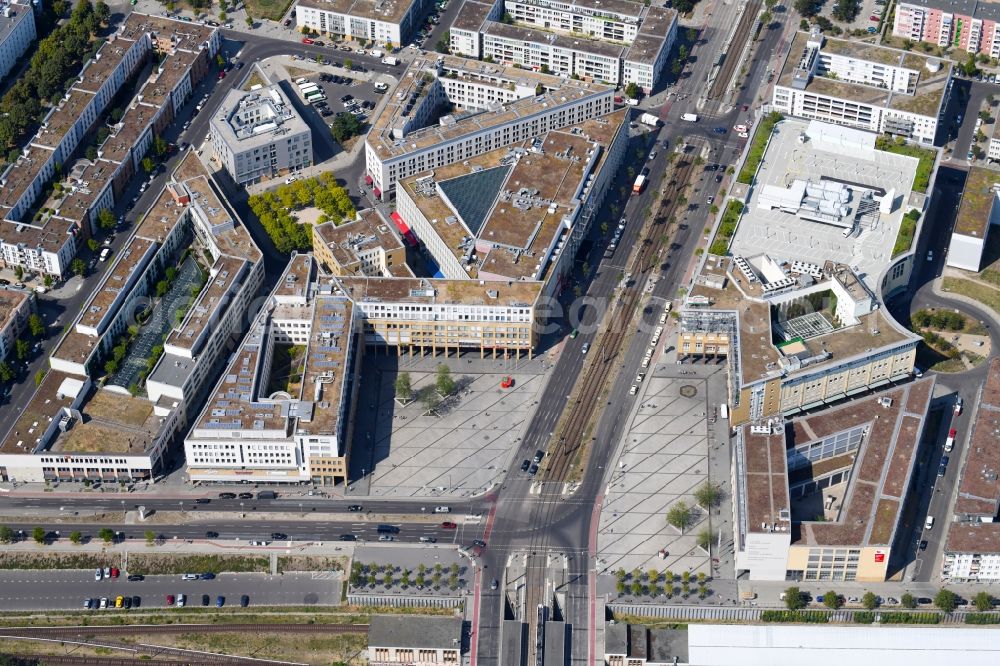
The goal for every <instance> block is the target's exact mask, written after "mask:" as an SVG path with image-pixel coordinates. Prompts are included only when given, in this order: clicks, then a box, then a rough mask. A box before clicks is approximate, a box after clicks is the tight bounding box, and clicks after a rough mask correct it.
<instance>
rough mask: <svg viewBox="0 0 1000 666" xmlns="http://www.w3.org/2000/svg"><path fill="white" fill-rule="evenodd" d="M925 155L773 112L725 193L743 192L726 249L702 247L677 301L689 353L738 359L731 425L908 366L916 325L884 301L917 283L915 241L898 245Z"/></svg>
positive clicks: (733, 363) (831, 396)
mask: <svg viewBox="0 0 1000 666" xmlns="http://www.w3.org/2000/svg"><path fill="white" fill-rule="evenodd" d="M916 169H917V160H916V158H913V157H908V156H904V155H897V154H895V153H888V152H885V151H881V150H878V149H876V148H875V135H873V134H870V133H868V132H861V131H858V130H852V129H848V128H845V127H838V126H834V125H829V124H825V123H820V122H816V121H812V122H810V123H804V122H802V121H797V120H785V121H782V122H780V123H779V124H778V125H777V126H776V129H775V131H774V133H773V134H772V135H771V139H770V141H769V143H768V149H767V152H766V154H765V155H764V159H763V161H762V165H761V167H760V168H759V170H758V172H757V175H756V178H755V184H754V187H753V188H752V189H751V190H750V191H749V198H748V199H747V200H745V201H743V202H738V203H732V204H731V203H726V207H727V208H728V207H730V206H731V205H732V206H737V207H738V206H739V205H740V204H743V205H744V206H743V210H742V213H741V214H740V215H739V216H738V226H737V228H736V231H735V234H734V236H733V237H732V239H731V240H730V242H729V245H728V249H727V252H726V256H717V255H715V254H707V255H706V256H705V258H704V259H703V261H702V266H701V268H700V270H699V271H698V272H697V273H696V275H695V277H694V279H693V282H692V284H691V287H690V290H689V293H688V294H687V296H686V298H685V303H684V307H683V309H682V311H681V331H680V334H679V341H678V354H679V358H680V359H681V360H684V359H687V358H705V357H726V358H727V359H728V361H729V367H730V374H729V377H730V386H729V401H730V406H731V412H730V418H731V419H732V423H733V424H734V425H739V424H744V423H758V422H761V421H764V420H767V419H769V418H771V417H776V416H782V415H784V416H791V415H794V414H796V413H799V412H800V411H802V410H811V409H814V408H816V407H819V406H821V405H824V404H830V403H835V402H837V401H840V400H843V399H844V398H846V397H849V396H854V395H858V394H860V393H863V392H866V391H868V390H871V389H873V388H877V387H879V386H884V385H886V384H887V383H889V382H892V381H898V380H901V379H904V378H907V377H909V376H910V374H911V372H912V370H913V362H914V359H915V355H916V349H917V344H918V343H919V341H920V338H919V337H918V336H916V335H914V334H913V333H912V332H910V331H909V330H907V329H906V328H905V327H904V326H903V325H901V324H900V323H899V322H897V321H895V320H894V319H893V318H892V316H891V315H890V314H889V312H888V310H887V309H886V308H885V307H882V303H884V301H885V299H886V298H889V297H891V296H892V295H893V294H895V293H898V292H900V291H902V290H905V289H906V288H907V285H908V284H909V276H910V272H911V271H912V268H913V262H914V250H913V248H912V247H910V248H908V249H906V250H904V251H901V252H899V253H898V254H896V255H894V254H893V250H894V247H895V246H896V240H897V237H898V236H899V234H900V230H901V228H902V224H903V216H904V214H906V213H907V212H908V211H910V210H912V209H915V210H918V211H919V210H921V209H922V206H923V203H924V200H923V197H921V196H918V195H915V194H914V193H912V191H911V188H912V183H913V178H914V176H915V175H916ZM919 234H920V231H919V223H918V226H917V229H916V230H915V232H914V238H918V237H919ZM719 242H721V241H719Z"/></svg>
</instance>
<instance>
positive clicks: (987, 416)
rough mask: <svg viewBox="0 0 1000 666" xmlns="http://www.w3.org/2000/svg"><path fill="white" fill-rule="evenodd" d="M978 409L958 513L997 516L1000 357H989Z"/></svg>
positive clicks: (999, 505)
mask: <svg viewBox="0 0 1000 666" xmlns="http://www.w3.org/2000/svg"><path fill="white" fill-rule="evenodd" d="M970 407H971V406H970ZM975 410H976V419H975V421H973V423H972V433H971V435H970V436H969V446H968V448H967V451H966V454H965V462H964V463H963V466H962V480H961V481H960V482H959V484H958V496H957V497H956V499H955V514H956V515H957V516H959V517H962V516H969V517H972V516H975V517H984V518H995V517H996V516H997V513H998V512H1000V478H998V475H1000V359H997V358H994V359H993V360H992V361H990V366H989V373H988V374H987V375H986V382H985V383H984V385H983V390H982V394H981V396H980V399H979V402H978V403H977V404H976V405H975Z"/></svg>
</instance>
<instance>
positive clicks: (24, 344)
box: [14, 338, 31, 361]
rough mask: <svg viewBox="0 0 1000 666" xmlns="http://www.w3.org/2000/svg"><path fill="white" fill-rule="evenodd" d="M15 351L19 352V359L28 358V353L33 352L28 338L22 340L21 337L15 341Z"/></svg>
mask: <svg viewBox="0 0 1000 666" xmlns="http://www.w3.org/2000/svg"><path fill="white" fill-rule="evenodd" d="M14 353H15V354H17V360H18V361H23V360H24V359H26V358H28V354H30V353H31V345H30V344H28V341H27V340H21V339H20V338H18V339H17V341H15V342H14Z"/></svg>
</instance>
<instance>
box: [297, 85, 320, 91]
mask: <svg viewBox="0 0 1000 666" xmlns="http://www.w3.org/2000/svg"><path fill="white" fill-rule="evenodd" d="M310 90H319V86H318V85H316V84H315V83H312V82H310V83H303V84H300V85H299V92H301V93H307V92H309V91H310Z"/></svg>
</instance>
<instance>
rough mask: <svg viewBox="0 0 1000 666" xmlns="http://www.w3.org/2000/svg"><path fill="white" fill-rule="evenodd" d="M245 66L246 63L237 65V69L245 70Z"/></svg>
mask: <svg viewBox="0 0 1000 666" xmlns="http://www.w3.org/2000/svg"><path fill="white" fill-rule="evenodd" d="M245 64H246V63H245V62H240V63H237V64H236V69H243V65H245Z"/></svg>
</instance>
